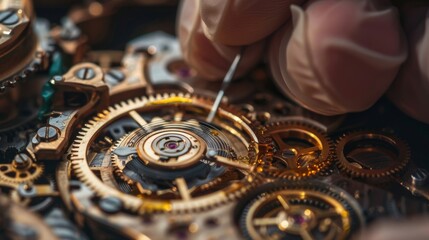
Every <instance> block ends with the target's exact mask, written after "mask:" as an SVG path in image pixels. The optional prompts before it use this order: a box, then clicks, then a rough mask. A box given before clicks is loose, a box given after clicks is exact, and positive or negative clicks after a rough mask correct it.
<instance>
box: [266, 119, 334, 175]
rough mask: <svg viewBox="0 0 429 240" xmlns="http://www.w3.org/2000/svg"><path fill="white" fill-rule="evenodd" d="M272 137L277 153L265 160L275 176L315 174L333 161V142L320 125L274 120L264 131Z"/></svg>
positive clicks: (267, 170) (268, 170) (268, 168)
mask: <svg viewBox="0 0 429 240" xmlns="http://www.w3.org/2000/svg"><path fill="white" fill-rule="evenodd" d="M264 133H265V136H267V137H268V138H270V139H272V142H273V145H274V154H273V157H272V161H271V162H266V163H265V165H266V166H265V171H266V172H267V174H268V175H269V176H271V177H275V178H284V179H289V180H298V179H302V178H306V177H310V176H314V175H316V174H317V173H319V172H320V171H322V170H324V169H326V168H327V167H328V166H329V165H330V164H331V162H332V154H333V144H332V142H331V140H330V139H329V138H328V137H327V135H326V134H325V133H324V132H323V131H322V130H320V129H319V128H317V127H315V126H313V125H310V124H308V123H305V122H299V121H283V122H276V123H272V124H270V125H268V126H267V128H266V130H265V131H264Z"/></svg>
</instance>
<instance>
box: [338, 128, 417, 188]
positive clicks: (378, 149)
mask: <svg viewBox="0 0 429 240" xmlns="http://www.w3.org/2000/svg"><path fill="white" fill-rule="evenodd" d="M336 153H337V154H336V157H337V165H338V168H339V169H340V170H341V171H342V172H344V173H346V174H348V175H350V176H352V177H358V178H370V179H378V180H388V179H389V178H388V177H390V176H392V175H395V174H397V173H399V172H401V171H402V170H403V169H404V168H405V166H406V165H407V163H408V161H409V159H410V150H409V147H408V145H407V144H406V143H405V142H404V141H402V140H401V139H399V138H398V137H396V136H395V135H393V134H391V133H386V132H381V131H356V132H351V133H347V134H344V135H343V136H342V137H341V138H340V139H339V140H338V142H337V150H336Z"/></svg>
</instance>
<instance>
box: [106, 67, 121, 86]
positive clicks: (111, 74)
mask: <svg viewBox="0 0 429 240" xmlns="http://www.w3.org/2000/svg"><path fill="white" fill-rule="evenodd" d="M124 79H125V74H124V73H123V72H122V71H120V70H117V69H111V70H109V71H108V72H107V73H106V75H104V80H105V81H106V82H107V83H110V84H118V83H120V82H122V81H124Z"/></svg>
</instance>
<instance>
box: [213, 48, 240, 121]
mask: <svg viewBox="0 0 429 240" xmlns="http://www.w3.org/2000/svg"><path fill="white" fill-rule="evenodd" d="M243 52H244V51H243V48H242V49H241V50H240V52H239V53H238V54H237V55H236V56H235V58H234V61H233V62H232V64H231V67H229V69H228V72H227V73H226V75H225V77H224V78H223V81H222V86H221V87H220V90H219V92H218V93H217V96H216V99H215V101H214V103H213V106H212V108H211V110H210V113H209V115H208V116H207V122H209V123H211V122H212V121H213V118H214V117H215V115H216V112H217V110H218V108H219V105H220V103H221V102H222V98H223V96H224V95H225V91H226V89H227V88H228V86H229V84H230V83H231V80H232V78H233V77H234V74H235V71H236V70H237V67H238V64H239V63H240V60H241V56H242V55H243Z"/></svg>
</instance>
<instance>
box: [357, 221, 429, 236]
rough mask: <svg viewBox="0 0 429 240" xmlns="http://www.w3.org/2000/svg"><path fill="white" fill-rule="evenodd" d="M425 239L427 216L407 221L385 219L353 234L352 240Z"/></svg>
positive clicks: (427, 234)
mask: <svg viewBox="0 0 429 240" xmlns="http://www.w3.org/2000/svg"><path fill="white" fill-rule="evenodd" d="M403 239H407V240H425V239H429V218H428V217H426V218H418V219H413V220H411V221H410V220H408V221H403V220H402V221H393V220H385V221H380V222H377V223H375V224H373V225H371V226H370V228H369V229H367V230H366V231H364V232H362V233H361V234H360V235H359V234H358V236H355V237H354V238H353V240H403Z"/></svg>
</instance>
